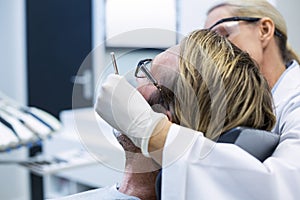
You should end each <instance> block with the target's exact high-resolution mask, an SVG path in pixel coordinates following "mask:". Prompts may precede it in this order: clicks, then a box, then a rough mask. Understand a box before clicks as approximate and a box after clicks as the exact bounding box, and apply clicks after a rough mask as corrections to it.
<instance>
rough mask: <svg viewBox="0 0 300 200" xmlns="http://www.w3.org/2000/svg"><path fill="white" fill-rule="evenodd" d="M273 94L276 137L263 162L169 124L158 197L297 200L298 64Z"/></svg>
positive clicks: (299, 161) (299, 160) (299, 165)
mask: <svg viewBox="0 0 300 200" xmlns="http://www.w3.org/2000/svg"><path fill="white" fill-rule="evenodd" d="M272 94H273V97H274V105H275V110H276V116H277V123H276V126H275V128H274V132H279V133H281V139H280V143H279V145H278V147H277V148H276V150H275V152H274V153H273V155H272V156H271V157H269V158H268V159H266V160H265V161H264V162H263V163H261V162H260V161H258V160H257V159H255V158H254V157H253V156H251V155H250V154H248V153H247V152H245V151H244V150H242V149H241V148H239V147H238V146H236V145H234V144H224V143H223V144H222V143H214V142H212V141H210V140H208V139H206V138H204V137H203V135H202V133H200V132H196V131H192V130H190V129H186V128H182V127H180V126H177V125H172V126H171V128H170V131H169V134H168V137H167V141H166V146H165V150H164V154H163V167H164V170H163V173H162V199H166V200H169V199H172V200H174V199H184V200H185V199H187V200H190V199H197V200H198V199H199V200H203V199H218V200H219V199H230V200H232V199H239V200H240V199H243V200H244V199H251V200H252V199H272V200H276V199H280V200H281V199H284V200H289V199H300V67H299V64H298V63H297V62H295V61H294V62H293V64H292V65H291V66H290V67H289V68H288V69H287V70H286V71H285V72H284V73H283V74H282V76H281V77H280V79H279V80H278V81H277V83H276V85H275V86H274V88H273V89H272ZM183 133H184V134H183ZM175 146H176V148H174V147H175Z"/></svg>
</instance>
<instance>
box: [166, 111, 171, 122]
mask: <svg viewBox="0 0 300 200" xmlns="http://www.w3.org/2000/svg"><path fill="white" fill-rule="evenodd" d="M165 114H166V115H167V117H168V119H169V121H170V122H172V114H171V112H170V111H169V110H167V111H166V112H165Z"/></svg>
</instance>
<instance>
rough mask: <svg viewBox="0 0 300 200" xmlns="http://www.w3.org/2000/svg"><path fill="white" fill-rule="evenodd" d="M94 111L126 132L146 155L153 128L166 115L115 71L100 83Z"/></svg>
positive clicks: (116, 127)
mask: <svg viewBox="0 0 300 200" xmlns="http://www.w3.org/2000/svg"><path fill="white" fill-rule="evenodd" d="M95 110H96V112H97V113H98V114H99V115H100V116H101V117H102V119H104V120H105V121H106V122H107V123H109V124H110V125H111V126H112V127H114V128H115V129H117V130H119V131H121V132H122V133H123V134H125V135H127V136H128V137H129V138H130V139H131V140H132V142H133V143H134V144H135V145H136V146H137V147H140V148H141V150H142V153H143V154H144V155H146V156H148V143H149V139H150V137H151V135H152V132H153V130H154V128H155V127H156V125H157V124H158V122H160V121H161V120H162V119H163V118H166V116H165V115H164V114H161V113H156V112H154V111H153V110H152V108H151V107H150V105H149V104H148V103H147V101H146V100H145V99H144V97H143V96H142V95H141V94H140V93H139V92H138V91H137V90H136V89H135V88H134V87H132V86H131V85H130V84H129V83H128V82H127V80H126V79H125V78H124V77H122V76H119V75H115V74H111V75H109V76H108V78H107V80H106V81H105V82H104V83H103V85H102V86H101V89H100V93H99V96H98V98H97V102H96V104H95Z"/></svg>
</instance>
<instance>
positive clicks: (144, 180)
mask: <svg viewBox="0 0 300 200" xmlns="http://www.w3.org/2000/svg"><path fill="white" fill-rule="evenodd" d="M158 169H159V167H158V165H157V164H156V163H155V162H154V161H153V160H152V159H151V158H146V157H144V156H142V154H136V155H131V156H130V157H128V156H126V166H125V173H124V177H123V180H122V183H121V185H120V188H119V191H120V192H122V193H124V194H127V195H130V196H135V197H138V198H140V199H142V200H144V199H145V200H146V199H147V200H155V199H156V193H155V181H156V177H157V174H158Z"/></svg>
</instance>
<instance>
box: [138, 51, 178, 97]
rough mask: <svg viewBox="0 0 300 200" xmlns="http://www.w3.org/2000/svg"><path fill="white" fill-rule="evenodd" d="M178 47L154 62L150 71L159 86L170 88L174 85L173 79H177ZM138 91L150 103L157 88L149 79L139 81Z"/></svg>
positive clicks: (161, 54)
mask: <svg viewBox="0 0 300 200" xmlns="http://www.w3.org/2000/svg"><path fill="white" fill-rule="evenodd" d="M177 52H179V48H178V47H172V48H171V49H168V50H166V51H164V52H162V53H160V54H159V55H157V56H156V57H155V58H154V59H153V61H152V66H151V69H150V72H151V74H152V75H153V76H154V77H155V79H156V80H157V81H158V84H159V85H163V86H165V87H167V88H170V87H171V86H172V85H173V81H172V79H173V78H174V77H175V75H176V73H177V69H178V53H177ZM137 82H138V87H137V89H138V91H139V92H140V93H141V94H142V95H143V97H144V98H145V99H146V100H147V101H148V100H149V98H150V96H151V95H152V94H153V92H155V91H156V90H157V88H156V87H155V86H154V85H153V84H152V83H151V82H150V81H148V79H146V78H143V79H137Z"/></svg>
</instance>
